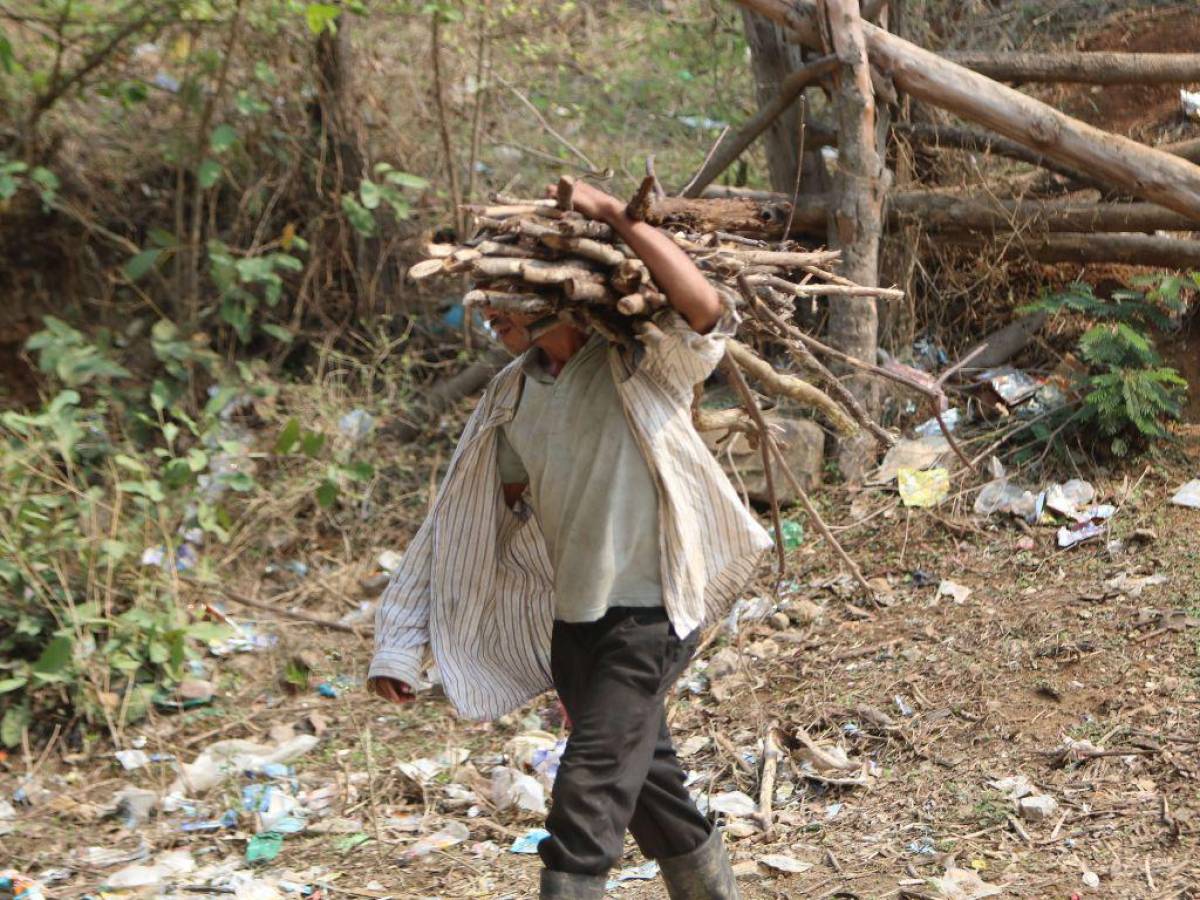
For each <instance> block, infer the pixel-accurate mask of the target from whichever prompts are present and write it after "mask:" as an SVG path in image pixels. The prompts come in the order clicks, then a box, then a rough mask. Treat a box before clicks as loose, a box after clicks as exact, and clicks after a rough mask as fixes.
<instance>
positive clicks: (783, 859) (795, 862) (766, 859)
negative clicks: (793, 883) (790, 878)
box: [758, 853, 813, 875]
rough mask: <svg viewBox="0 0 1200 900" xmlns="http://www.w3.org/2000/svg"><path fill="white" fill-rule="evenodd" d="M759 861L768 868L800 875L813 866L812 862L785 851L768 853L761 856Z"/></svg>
mask: <svg viewBox="0 0 1200 900" xmlns="http://www.w3.org/2000/svg"><path fill="white" fill-rule="evenodd" d="M758 862H759V864H760V865H764V866H766V867H767V868H768V869H774V870H775V871H776V872H786V873H788V874H789V875H799V874H800V873H801V872H807V871H808V870H809V869H811V868H812V867H813V864H812V863H810V862H805V861H804V860H802V859H796V857H794V856H788V855H787V854H785V853H767V854H765V855H764V856H760V857H759V858H758Z"/></svg>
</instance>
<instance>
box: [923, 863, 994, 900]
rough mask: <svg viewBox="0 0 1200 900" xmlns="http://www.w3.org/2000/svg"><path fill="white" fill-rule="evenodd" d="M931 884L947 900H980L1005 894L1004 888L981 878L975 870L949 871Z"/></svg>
mask: <svg viewBox="0 0 1200 900" xmlns="http://www.w3.org/2000/svg"><path fill="white" fill-rule="evenodd" d="M931 883H932V885H933V887H934V888H935V889H936V890H937V892H938V893H939V894H940V895H941V896H942V897H945V898H946V900H980V898H982V897H996V896H998V895H1000V894H1002V893H1004V890H1003V889H1002V888H1000V887H998V886H997V885H994V884H988V883H987V882H986V881H984V880H983V879H982V878H980V877H979V873H978V872H976V871H975V870H974V869H947V870H946V874H945V875H943V876H941V877H940V878H935V879H933V880H932V882H931Z"/></svg>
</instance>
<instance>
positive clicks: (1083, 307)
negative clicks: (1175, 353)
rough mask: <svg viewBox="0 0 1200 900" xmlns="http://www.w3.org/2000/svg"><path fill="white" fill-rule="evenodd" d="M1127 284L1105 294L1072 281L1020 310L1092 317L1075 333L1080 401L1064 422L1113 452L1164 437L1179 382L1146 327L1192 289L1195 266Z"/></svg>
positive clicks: (1179, 394)
mask: <svg viewBox="0 0 1200 900" xmlns="http://www.w3.org/2000/svg"><path fill="white" fill-rule="evenodd" d="M1134 285H1135V287H1136V288H1139V289H1138V290H1124V291H1116V292H1114V293H1113V296H1112V299H1110V300H1106V299H1104V298H1101V297H1097V296H1096V294H1095V292H1094V291H1093V290H1092V287H1091V285H1088V284H1084V283H1081V282H1079V283H1075V284H1072V285H1070V287H1069V288H1068V289H1067V290H1065V291H1062V292H1059V293H1056V294H1049V295H1047V296H1045V297H1042V298H1041V299H1040V300H1039V301H1037V302H1036V303H1034V304H1032V305H1030V306H1027V307H1025V308H1024V310H1023V312H1038V311H1044V312H1047V313H1050V314H1052V315H1054V314H1064V313H1075V314H1078V315H1081V316H1084V317H1086V318H1088V319H1091V320H1092V321H1093V324H1092V326H1091V327H1090V328H1089V329H1088V330H1087V331H1085V332H1084V333H1083V335H1082V336H1081V337H1080V338H1079V344H1078V352H1079V356H1080V358H1081V359H1082V360H1083V361H1084V362H1085V363H1087V366H1088V370H1087V373H1086V374H1085V375H1083V376H1082V377H1081V378H1080V383H1079V384H1077V385H1076V388H1077V389H1078V392H1079V395H1080V397H1081V398H1082V401H1081V404H1080V406H1079V407H1078V408H1077V409H1076V410H1074V411H1073V412H1072V413H1071V424H1072V425H1073V426H1075V427H1076V428H1077V429H1079V430H1080V431H1081V432H1090V433H1092V434H1094V435H1095V436H1096V437H1098V438H1099V439H1100V441H1101V442H1102V443H1101V444H1100V447H1101V448H1102V449H1104V450H1107V451H1108V452H1110V453H1112V454H1113V455H1114V456H1125V455H1127V454H1128V453H1130V452H1131V451H1134V450H1140V449H1142V448H1144V447H1145V446H1146V445H1147V444H1148V443H1149V442H1150V441H1152V440H1157V439H1161V438H1165V437H1167V436H1168V435H1169V432H1168V431H1167V428H1166V423H1167V422H1168V421H1170V420H1172V419H1178V418H1179V415H1180V411H1181V409H1182V404H1183V399H1184V397H1185V395H1186V393H1187V389H1188V385H1187V382H1186V381H1185V380H1184V379H1183V378H1181V377H1180V375H1179V373H1178V372H1177V371H1176V370H1175V369H1173V368H1170V367H1169V366H1164V365H1163V362H1162V357H1160V356H1159V355H1158V351H1157V350H1155V348H1154V341H1153V339H1152V338H1151V337H1150V332H1151V331H1152V330H1159V331H1164V330H1168V329H1170V328H1171V327H1173V317H1174V316H1178V315H1179V314H1180V313H1182V312H1183V311H1184V309H1185V306H1186V304H1185V301H1184V297H1185V294H1186V293H1187V292H1192V291H1196V290H1197V289H1200V273H1197V272H1193V273H1191V274H1190V275H1186V276H1183V275H1158V276H1148V277H1142V278H1139V279H1135V280H1134Z"/></svg>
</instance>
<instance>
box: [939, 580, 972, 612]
mask: <svg viewBox="0 0 1200 900" xmlns="http://www.w3.org/2000/svg"><path fill="white" fill-rule="evenodd" d="M970 596H971V588H969V587H967V586H966V585H965V584H959V583H958V582H956V581H951V580H950V579H949V578H943V579H942V580H941V581H940V582H938V589H937V593H936V594H935V595H934V598H935V599H938V598H941V597H949V598H950V599H951V600H953V601H954V602H955V603H957V604H959V605H960V606H961V605H962V604H963V603H966V602H967V598H968V597H970Z"/></svg>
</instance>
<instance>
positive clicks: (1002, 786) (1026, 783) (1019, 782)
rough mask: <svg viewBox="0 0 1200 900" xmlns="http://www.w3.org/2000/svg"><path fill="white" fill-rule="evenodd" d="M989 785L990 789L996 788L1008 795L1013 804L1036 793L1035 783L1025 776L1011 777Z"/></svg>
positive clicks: (990, 782) (991, 782)
mask: <svg viewBox="0 0 1200 900" xmlns="http://www.w3.org/2000/svg"><path fill="white" fill-rule="evenodd" d="M987 784H988V787H990V788H995V789H996V790H998V791H1000V792H1001V793H1002V794H1007V795H1008V798H1009V799H1010V800H1012V801H1013V803H1016V802H1017V801H1018V800H1020V799H1021V798H1022V797H1028V796H1029V795H1030V794H1032V793H1033V792H1034V787H1033V782H1031V781H1030V780H1029V779H1028V778H1026V777H1025V776H1024V775H1011V776H1009V777H1008V778H1000V779H998V780H996V781H989V782H988V783H987Z"/></svg>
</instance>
